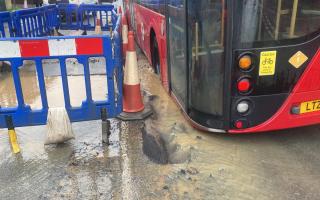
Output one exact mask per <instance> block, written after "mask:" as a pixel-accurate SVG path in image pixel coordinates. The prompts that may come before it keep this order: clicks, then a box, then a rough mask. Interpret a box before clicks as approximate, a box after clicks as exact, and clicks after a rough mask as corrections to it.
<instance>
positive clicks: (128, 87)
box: [123, 31, 144, 113]
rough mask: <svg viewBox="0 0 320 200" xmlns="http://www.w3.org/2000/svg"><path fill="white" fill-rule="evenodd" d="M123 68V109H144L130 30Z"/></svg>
mask: <svg viewBox="0 0 320 200" xmlns="http://www.w3.org/2000/svg"><path fill="white" fill-rule="evenodd" d="M124 70H125V73H124V84H123V111H124V112H128V113H135V112H140V111H142V110H143V109H144V104H143V100H142V96H141V90H140V80H139V74H138V62H137V53H136V49H135V43H134V35H133V32H132V31H130V32H129V35H128V51H127V58H126V65H125V69H124Z"/></svg>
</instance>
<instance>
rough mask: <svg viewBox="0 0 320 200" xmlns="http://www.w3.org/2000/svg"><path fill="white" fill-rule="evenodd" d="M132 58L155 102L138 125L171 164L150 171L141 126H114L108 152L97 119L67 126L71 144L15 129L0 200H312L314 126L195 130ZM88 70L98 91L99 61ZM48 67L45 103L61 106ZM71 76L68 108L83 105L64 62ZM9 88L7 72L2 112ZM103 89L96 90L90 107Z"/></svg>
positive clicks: (315, 189)
mask: <svg viewBox="0 0 320 200" xmlns="http://www.w3.org/2000/svg"><path fill="white" fill-rule="evenodd" d="M138 57H139V62H138V64H139V70H140V76H141V81H142V87H143V89H144V90H145V93H147V94H152V95H155V97H156V98H154V100H153V101H152V104H153V106H154V108H155V111H156V114H155V116H153V117H152V118H151V119H149V120H147V121H146V122H145V123H146V124H147V125H150V126H152V127H153V128H154V130H157V133H158V134H160V135H161V137H162V138H166V142H167V147H170V148H171V147H172V148H173V149H174V150H173V151H170V154H169V157H170V162H171V163H175V164H165V165H163V164H157V163H156V162H154V161H152V159H153V158H150V157H148V156H146V155H145V154H144V152H143V138H142V131H141V127H143V125H144V124H143V123H144V122H121V121H118V120H116V119H114V120H112V123H111V124H112V135H111V145H110V146H109V147H105V146H103V145H102V144H101V124H100V122H99V121H92V122H82V123H74V124H73V130H74V133H75V135H76V139H75V140H72V141H69V142H67V143H65V144H61V145H52V146H44V145H43V143H44V140H45V134H46V129H45V126H40V127H26V128H18V129H17V134H18V140H19V143H20V146H21V149H22V153H21V154H19V155H13V154H12V153H11V150H10V145H9V143H8V136H7V131H6V130H3V129H2V130H0V199H223V200H224V199H230V200H233V199H245V200H246V199H252V200H256V199H259V200H260V199H261V200H264V199H266V200H267V199H272V200H274V199H288V200H291V199H292V200H300V199H301V200H302V199H310V200H314V199H320V190H319V188H320V170H319V169H320V146H319V141H320V134H319V132H320V127H319V126H313V127H305V128H297V129H293V130H284V131H278V132H272V133H261V134H254V135H239V136H232V135H225V134H215V133H206V132H200V131H197V130H194V129H193V128H192V127H190V125H189V124H188V123H187V122H186V121H185V119H184V118H183V116H182V114H181V112H180V110H179V108H178V107H177V106H176V105H175V103H174V102H173V101H172V100H171V98H170V97H169V96H168V94H167V93H166V92H165V91H164V89H163V88H162V87H161V86H160V81H159V79H158V77H157V76H155V75H154V74H153V72H152V70H151V68H150V66H149V64H148V62H147V60H146V58H145V57H144V56H143V55H142V54H141V53H139V56H138ZM94 63H95V68H96V70H97V73H96V74H95V75H94V76H93V77H92V78H93V80H95V83H96V84H97V85H96V87H102V86H101V85H103V83H104V77H105V76H104V75H103V71H102V72H101V71H99V70H100V69H99V66H100V65H103V64H101V63H103V61H99V62H94ZM99 63H100V64H99ZM53 65H54V63H51V64H49V66H53ZM24 69H25V70H23V72H22V75H21V77H22V79H23V80H22V82H23V84H25V85H27V87H24V88H23V90H24V92H25V98H27V101H26V102H27V103H29V104H30V105H33V107H35V108H36V107H38V106H39V102H40V100H39V96H38V93H37V91H36V90H37V87H36V86H37V83H36V81H35V80H36V79H35V73H34V70H32V65H29V67H28V66H27V67H26V68H24ZM47 69H48V71H47V73H46V74H47V78H46V83H47V92H48V97H49V98H51V99H52V100H51V101H50V100H49V104H50V105H52V106H62V105H63V100H61V99H63V98H60V97H61V96H60V95H62V90H61V87H58V86H59V85H61V81H60V80H59V76H56V75H58V74H56V71H54V67H48V68H47ZM69 69H70V70H71V72H72V73H71V72H70V73H71V74H70V77H69V78H70V79H69V81H70V85H71V86H70V87H71V88H72V87H73V88H74V91H77V92H76V93H75V94H73V95H71V96H72V97H73V99H74V100H73V102H74V105H76V104H78V103H79V102H81V101H82V100H83V98H84V96H83V95H84V94H82V92H81V91H82V90H83V88H81V87H82V86H81V85H82V84H79V83H81V80H82V78H83V77H81V72H79V71H78V70H80V69H81V67H78V64H74V62H71V61H70V65H69ZM45 71H46V70H45ZM71 75H72V76H71ZM100 84H101V85H100ZM10 88H11V89H10ZM12 89H13V88H12V83H10V74H8V73H7V74H2V75H1V79H0V103H1V105H6V106H9V105H12V104H13V105H14V104H15V100H14V94H13V93H12V92H10V91H11V90H12ZM103 91H104V90H103V89H99V90H98V91H96V96H97V98H98V99H99V98H103V97H104V95H105V93H104V92H103ZM72 97H71V98H72ZM168 138H169V139H168Z"/></svg>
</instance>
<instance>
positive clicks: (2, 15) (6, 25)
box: [0, 12, 14, 38]
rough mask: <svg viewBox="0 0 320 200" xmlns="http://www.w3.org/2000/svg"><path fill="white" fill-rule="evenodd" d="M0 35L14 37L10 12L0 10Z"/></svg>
mask: <svg viewBox="0 0 320 200" xmlns="http://www.w3.org/2000/svg"><path fill="white" fill-rule="evenodd" d="M0 37H3V38H6V37H14V33H13V25H12V19H11V14H10V12H0Z"/></svg>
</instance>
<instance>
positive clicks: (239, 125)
mask: <svg viewBox="0 0 320 200" xmlns="http://www.w3.org/2000/svg"><path fill="white" fill-rule="evenodd" d="M234 126H235V127H236V128H238V129H242V128H243V122H242V121H240V120H239V121H236V122H235V123H234Z"/></svg>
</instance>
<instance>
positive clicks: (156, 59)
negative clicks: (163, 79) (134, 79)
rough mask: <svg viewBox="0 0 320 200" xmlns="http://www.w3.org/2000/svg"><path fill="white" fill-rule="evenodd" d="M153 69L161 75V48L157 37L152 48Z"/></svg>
mask: <svg viewBox="0 0 320 200" xmlns="http://www.w3.org/2000/svg"><path fill="white" fill-rule="evenodd" d="M152 67H153V69H154V72H155V73H156V74H158V75H160V56H159V47H158V42H157V39H156V37H154V39H153V47H152Z"/></svg>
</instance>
